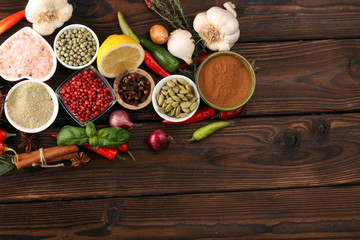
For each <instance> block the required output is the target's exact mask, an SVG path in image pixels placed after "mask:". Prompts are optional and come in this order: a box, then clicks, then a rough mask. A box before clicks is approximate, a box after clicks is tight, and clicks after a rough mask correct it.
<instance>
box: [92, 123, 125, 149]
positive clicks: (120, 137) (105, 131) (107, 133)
mask: <svg viewBox="0 0 360 240" xmlns="http://www.w3.org/2000/svg"><path fill="white" fill-rule="evenodd" d="M95 136H96V137H97V140H98V144H99V146H102V147H119V146H121V145H123V144H124V143H127V142H128V141H129V139H130V132H129V131H127V130H125V129H123V128H121V127H109V128H102V129H100V130H99V131H97V133H96V135H95Z"/></svg>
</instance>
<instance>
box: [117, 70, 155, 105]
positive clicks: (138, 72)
mask: <svg viewBox="0 0 360 240" xmlns="http://www.w3.org/2000/svg"><path fill="white" fill-rule="evenodd" d="M133 73H134V74H137V75H141V76H143V77H145V78H146V79H147V80H149V82H150V93H149V95H148V97H147V99H146V100H145V101H144V102H142V103H140V104H138V105H132V104H129V103H126V102H125V101H124V100H123V99H122V97H121V96H120V94H119V90H120V89H119V88H120V83H121V80H122V79H123V78H124V77H126V76H128V75H130V74H133ZM154 88H155V82H154V79H153V78H152V77H151V76H150V74H148V73H147V72H146V71H144V70H142V69H139V68H135V69H129V70H126V71H124V72H122V73H121V74H119V75H118V76H117V77H116V79H115V81H114V91H115V94H116V97H117V101H118V103H119V104H120V105H121V106H123V107H124V108H127V109H129V110H139V109H142V108H144V107H146V106H147V105H149V103H150V102H151V96H152V93H153V91H154Z"/></svg>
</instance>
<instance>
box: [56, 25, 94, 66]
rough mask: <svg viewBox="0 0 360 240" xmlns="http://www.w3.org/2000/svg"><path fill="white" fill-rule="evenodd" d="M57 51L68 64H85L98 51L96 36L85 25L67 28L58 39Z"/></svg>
mask: <svg viewBox="0 0 360 240" xmlns="http://www.w3.org/2000/svg"><path fill="white" fill-rule="evenodd" d="M56 53H57V55H58V57H59V58H60V59H61V61H63V62H64V63H66V64H67V65H70V66H75V67H77V66H82V65H85V64H87V63H88V62H90V61H91V59H92V58H93V57H94V55H95V53H96V41H95V38H94V36H93V35H92V34H91V32H89V31H88V30H87V29H86V28H83V27H80V28H76V29H72V30H66V31H65V32H63V33H62V34H61V35H60V37H59V38H58V40H57V41H56Z"/></svg>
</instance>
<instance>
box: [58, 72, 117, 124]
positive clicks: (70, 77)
mask: <svg viewBox="0 0 360 240" xmlns="http://www.w3.org/2000/svg"><path fill="white" fill-rule="evenodd" d="M86 70H88V71H90V70H93V71H94V73H95V75H96V76H97V77H99V78H100V79H101V81H102V82H103V83H104V84H105V86H106V87H108V88H109V90H110V92H111V95H112V96H113V98H114V99H113V100H112V101H111V102H110V103H109V105H108V106H107V107H106V108H105V109H104V110H103V111H101V112H100V113H99V114H98V115H97V116H95V117H93V118H90V119H89V120H87V121H84V122H81V121H80V119H78V118H77V117H76V116H75V114H74V113H73V112H71V111H70V109H69V108H68V107H67V105H66V104H65V102H64V99H63V98H62V96H61V94H60V90H61V89H62V88H63V87H64V86H65V84H66V83H68V82H69V81H70V80H71V79H72V78H73V77H74V76H76V75H78V74H79V73H81V72H83V71H86ZM55 94H56V96H57V99H58V101H59V102H60V104H61V105H62V106H63V108H64V109H65V111H66V112H67V113H68V114H69V115H70V117H71V118H72V119H74V121H75V122H76V123H78V124H79V125H80V126H82V127H84V126H86V124H87V123H88V122H94V121H95V120H97V119H98V118H100V117H101V116H102V115H103V114H104V113H106V112H107V111H109V110H110V108H111V107H112V106H113V105H114V104H115V103H116V101H117V96H116V94H115V92H114V89H113V88H112V87H111V85H110V83H109V82H108V81H107V80H106V78H105V77H104V76H103V75H102V74H101V73H100V72H99V71H98V70H97V69H96V68H95V67H93V66H92V65H89V66H87V67H84V68H82V69H79V70H78V71H76V72H74V73H72V74H71V75H70V76H68V77H67V78H66V79H65V80H64V81H63V82H62V83H61V84H60V85H59V86H58V88H57V89H56V90H55Z"/></svg>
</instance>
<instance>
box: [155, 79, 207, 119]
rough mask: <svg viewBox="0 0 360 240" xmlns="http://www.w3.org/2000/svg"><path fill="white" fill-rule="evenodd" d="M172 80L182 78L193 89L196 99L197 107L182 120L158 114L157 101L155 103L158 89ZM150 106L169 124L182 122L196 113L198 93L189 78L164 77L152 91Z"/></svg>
mask: <svg viewBox="0 0 360 240" xmlns="http://www.w3.org/2000/svg"><path fill="white" fill-rule="evenodd" d="M174 78H182V79H184V80H186V81H187V82H188V83H189V84H190V85H191V86H192V87H193V90H194V94H195V96H196V98H197V99H198V105H197V107H196V108H195V110H194V111H192V112H191V113H190V114H189V115H187V116H186V117H183V118H174V117H169V116H168V115H166V114H164V113H160V112H159V111H158V107H159V105H158V104H157V101H156V93H157V92H159V89H160V88H161V87H162V86H163V85H164V83H165V82H167V81H170V80H172V79H174ZM152 104H153V107H154V109H155V111H156V113H157V114H158V115H159V116H160V117H161V118H163V119H165V120H168V121H171V122H183V121H185V120H187V119H189V118H191V117H192V116H193V115H194V114H195V112H196V111H197V109H198V108H199V105H200V94H199V91H198V89H197V87H196V84H195V83H194V81H193V80H191V79H190V78H188V77H186V76H184V75H180V74H175V75H170V76H167V77H164V78H163V79H161V80H160V81H159V82H158V83H157V84H156V85H155V88H154V91H153V94H152Z"/></svg>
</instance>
